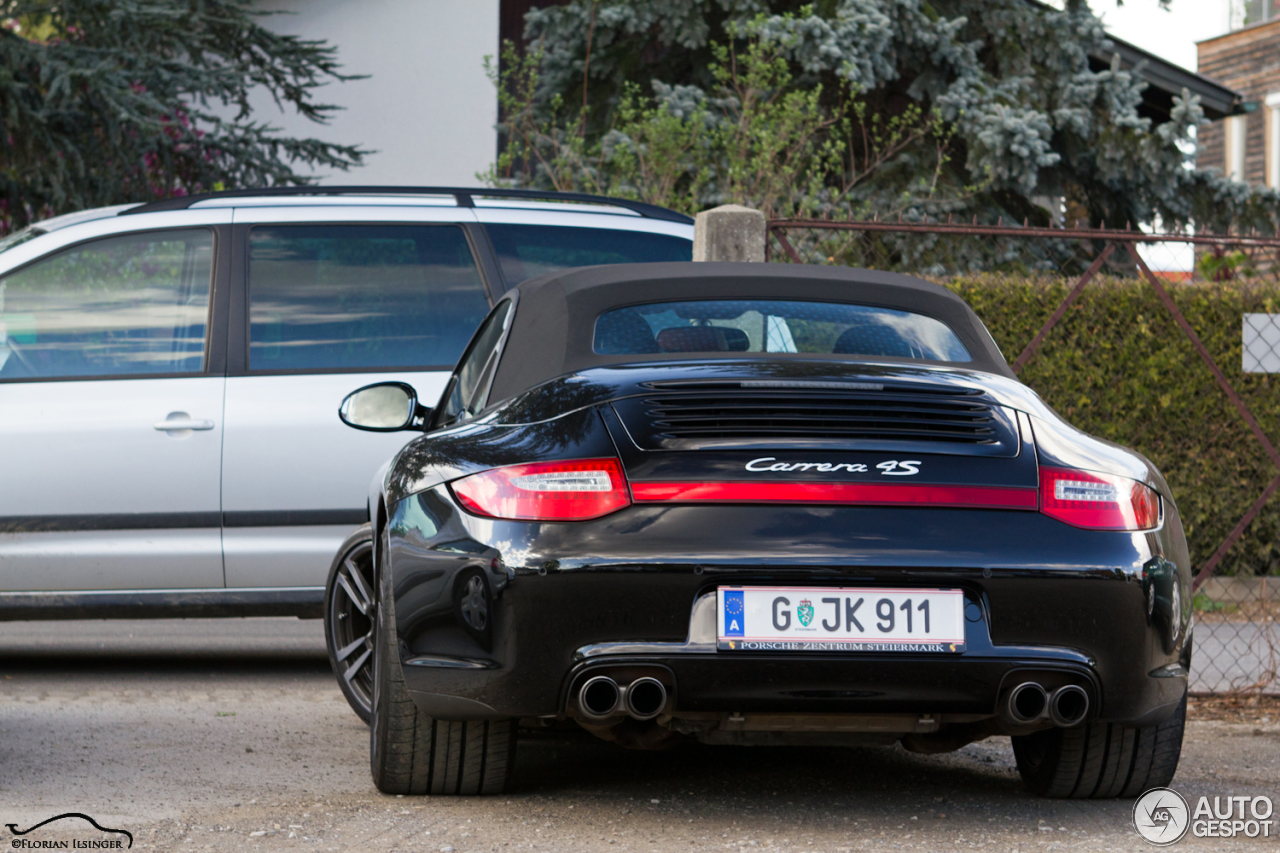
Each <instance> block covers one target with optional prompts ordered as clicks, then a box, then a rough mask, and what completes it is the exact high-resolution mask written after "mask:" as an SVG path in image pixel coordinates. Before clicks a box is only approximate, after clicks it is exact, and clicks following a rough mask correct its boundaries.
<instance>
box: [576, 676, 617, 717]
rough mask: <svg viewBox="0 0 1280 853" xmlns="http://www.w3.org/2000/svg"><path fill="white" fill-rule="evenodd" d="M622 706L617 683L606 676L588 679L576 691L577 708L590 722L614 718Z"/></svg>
mask: <svg viewBox="0 0 1280 853" xmlns="http://www.w3.org/2000/svg"><path fill="white" fill-rule="evenodd" d="M621 704H622V690H621V689H620V688H619V687H618V682H616V681H614V680H613V679H612V678H610V677H609V676H607V675H597V676H596V677H595V678H588V679H587V680H586V682H585V683H584V684H583V685H582V688H581V689H580V690H578V707H579V708H580V709H581V710H582V713H583V715H584V716H586V717H587V718H588V719H591V720H604V719H607V718H609V717H612V716H614V714H615V713H617V711H618V706H619V705H621Z"/></svg>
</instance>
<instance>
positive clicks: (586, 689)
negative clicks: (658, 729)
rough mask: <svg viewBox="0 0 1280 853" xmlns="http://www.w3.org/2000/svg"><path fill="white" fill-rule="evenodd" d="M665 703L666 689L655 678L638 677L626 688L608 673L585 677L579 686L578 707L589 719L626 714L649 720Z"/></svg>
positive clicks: (602, 718)
mask: <svg viewBox="0 0 1280 853" xmlns="http://www.w3.org/2000/svg"><path fill="white" fill-rule="evenodd" d="M666 704H667V688H666V687H664V686H663V684H662V682H661V681H659V680H658V679H656V678H650V677H648V676H646V677H644V678H637V679H636V680H635V681H633V682H631V683H630V684H628V685H627V686H625V687H622V686H619V684H618V682H616V681H614V680H613V679H612V678H610V677H609V676H607V675H597V676H595V677H594V678H588V679H587V680H586V681H585V682H583V684H582V687H580V688H579V689H578V708H579V710H580V711H581V712H582V715H583V716H584V717H586V718H587V719H588V720H590V721H592V722H600V721H603V720H608V719H611V718H615V717H617V716H619V715H620V714H627V715H629V716H631V717H633V718H634V719H637V720H652V719H653V718H654V717H656V716H658V715H659V714H661V713H662V709H663V708H665V707H666Z"/></svg>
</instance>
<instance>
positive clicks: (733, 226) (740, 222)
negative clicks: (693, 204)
mask: <svg viewBox="0 0 1280 853" xmlns="http://www.w3.org/2000/svg"><path fill="white" fill-rule="evenodd" d="M764 230H765V228H764V214H763V213H761V212H760V211H758V210H753V209H752V208H750V207H743V206H742V205H740V204H723V205H721V206H720V207H716V208H712V209H711V210H704V211H703V212H702V213H699V214H698V215H697V216H696V217H695V218H694V224H693V259H694V260H695V261H751V262H754V263H764V240H765V234H764Z"/></svg>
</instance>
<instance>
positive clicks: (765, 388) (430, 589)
mask: <svg viewBox="0 0 1280 853" xmlns="http://www.w3.org/2000/svg"><path fill="white" fill-rule="evenodd" d="M664 266H665V265H664ZM708 266H715V265H708ZM617 269H618V271H617V272H615V273H614V275H617V276H620V277H622V278H625V276H626V275H627V274H628V271H627V268H625V267H622V268H617ZM856 272H857V271H854V273H856ZM844 273H845V274H846V275H850V274H852V273H850V271H844ZM974 322H976V318H975V320H974ZM518 324H519V318H518V317H517V328H518ZM979 325H980V324H979ZM563 326H565V324H564V323H561V324H560V325H559V326H558V327H557V328H561V327H563ZM511 352H512V351H511V350H510V349H509V350H508V354H507V355H506V356H505V357H511ZM527 373H528V371H526V374H527ZM797 394H800V395H803V397H804V398H805V399H806V400H807V401H808V402H809V403H814V405H817V406H818V409H815V410H813V411H811V412H810V413H809V414H806V415H804V416H803V417H801V418H799V420H798V422H791V421H780V420H778V418H777V417H776V415H777V413H778V411H781V410H780V409H777V408H776V407H775V408H773V409H770V408H769V406H770V405H771V401H772V402H773V403H777V402H778V401H782V403H781V404H780V405H782V407H783V408H784V409H785V408H786V405H789V404H788V403H787V401H789V400H791V401H794V400H795V399H796V397H797ZM717 400H718V401H720V402H724V401H726V400H727V401H729V403H731V404H733V405H738V403H741V402H743V401H746V403H744V404H750V405H757V404H758V405H759V406H763V407H764V409H762V410H761V412H763V414H761V415H760V418H759V420H758V423H757V422H754V421H753V422H749V423H748V422H743V421H735V422H734V423H735V426H734V430H733V431H731V432H725V431H724V430H718V431H717V429H715V428H713V427H708V426H706V424H705V423H702V422H700V421H699V420H698V417H699V409H698V407H699V406H704V407H705V406H706V405H709V404H710V403H714V402H715V401H717ZM815 401H816V403H815ZM824 401H826V402H824ZM842 401H843V402H842ZM895 406H896V407H898V408H897V409H895V410H894V411H898V412H899V413H901V411H903V410H904V409H903V407H905V408H906V410H910V411H912V412H914V411H916V410H917V409H919V410H920V411H923V412H925V413H926V414H927V415H928V417H930V418H936V419H938V420H937V421H936V422H940V423H943V424H944V426H943V427H939V428H935V427H932V426H931V427H928V429H933V430H935V433H934V434H932V435H931V434H928V433H927V432H926V434H923V435H914V434H904V433H903V432H902V430H901V429H898V427H897V426H895V424H900V423H901V419H899V420H896V421H886V423H888V424H889V425H888V426H887V427H884V428H883V429H881V428H880V427H878V426H876V423H874V422H872V421H874V418H871V420H870V421H867V420H866V419H864V420H861V421H858V422H857V424H856V425H855V426H854V427H848V428H846V427H845V426H842V424H848V423H852V421H850V420H849V419H850V418H853V417H854V416H855V415H857V417H861V415H858V411H862V412H866V411H871V412H874V411H879V410H880V409H877V407H881V408H884V407H889V408H892V407H895ZM682 407H683V408H682ZM913 407H914V408H913ZM939 407H941V408H939ZM855 410H857V411H855ZM884 410H885V411H888V410H889V409H887V408H886V409H884ZM673 412H674V413H675V414H674V415H673V414H672V413H673ZM850 412H854V414H853V415H851V414H850ZM895 417H897V416H896V415H895ZM904 417H907V418H908V420H909V419H910V415H908V416H904ZM681 418H684V419H683V420H681ZM748 420H750V419H749V418H748ZM744 423H745V426H744V425H743V424H744ZM753 423H754V424H755V425H754V426H753V425H752V424H753ZM779 423H788V424H791V426H790V427H788V428H787V429H785V430H782V431H775V432H774V433H770V432H769V430H770V429H776V427H777V424H779ZM672 424H676V425H677V428H673V427H672ZM868 424H870V425H868ZM937 429H941V430H942V433H940V434H939V433H937ZM877 430H879V431H877ZM895 430H897V431H895ZM910 432H911V430H907V433H910ZM605 457H609V458H617V459H619V460H621V463H622V467H623V469H624V471H625V475H626V478H627V480H628V482H629V483H630V484H631V485H632V487H633V488H634V487H635V486H637V485H642V484H645V483H648V482H652V481H684V482H691V483H697V482H702V481H707V480H714V481H731V482H751V483H769V482H784V483H819V482H855V481H858V480H859V478H863V479H865V477H866V473H865V472H871V474H873V475H874V473H875V472H876V468H877V466H879V465H881V464H882V463H886V461H894V460H901V459H908V458H909V460H910V461H911V464H912V465H913V466H914V467H915V469H916V475H915V476H914V478H913V482H915V483H920V484H924V485H928V484H935V483H936V484H945V485H948V486H956V485H961V486H966V487H969V486H972V487H982V488H988V487H989V488H995V489H1005V490H1011V491H1024V492H1028V493H1030V492H1031V491H1032V490H1035V489H1037V487H1038V484H1039V479H1038V471H1039V469H1040V468H1041V467H1043V466H1058V467H1066V468H1074V469H1082V470H1084V471H1092V472H1097V473H1100V474H1110V475H1118V476H1123V477H1127V478H1130V479H1132V480H1136V481H1138V482H1140V483H1144V484H1146V485H1147V486H1149V487H1150V488H1151V489H1154V490H1155V492H1156V493H1158V494H1159V496H1160V505H1161V516H1160V521H1159V524H1158V525H1157V526H1155V527H1154V529H1150V530H1140V531H1123V530H1089V529H1081V528H1079V527H1075V526H1072V525H1070V524H1067V523H1064V522H1062V521H1058V520H1056V519H1055V518H1052V517H1049V516H1047V515H1045V514H1043V513H1042V512H1039V511H1037V510H1036V508H1035V504H1034V503H1033V504H1032V505H1031V506H1030V507H1026V508H1020V509H1013V508H1010V509H979V508H958V507H945V508H942V507H920V506H869V505H820V504H786V505H768V504H763V503H730V504H726V503H714V502H710V503H701V504H698V503H693V504H689V503H679V502H675V503H643V502H635V503H632V504H631V505H630V506H627V507H626V508H624V509H621V510H619V511H617V512H613V513H611V514H608V515H605V516H603V517H600V518H595V519H592V520H588V521H575V522H567V523H566V522H530V521H512V520H501V519H496V518H487V517H483V516H480V515H477V514H475V513H473V512H471V511H468V510H467V509H466V508H464V506H463V505H462V503H461V502H460V501H459V498H458V497H457V495H456V494H455V492H454V491H453V488H452V486H451V485H450V484H452V483H454V482H455V481H456V480H458V479H459V478H461V477H465V476H467V475H470V474H473V473H476V472H480V471H485V470H488V469H491V468H495V467H499V466H503V465H511V464H516V463H525V462H534V461H536V462H545V461H554V460H579V459H596V458H605ZM761 460H764V461H761ZM840 465H843V468H841V467H836V466H840ZM773 466H782V468H780V469H773ZM820 466H825V468H822V467H820ZM858 466H862V469H863V471H864V473H859V470H858ZM833 468H834V470H832V469H833ZM372 499H373V500H374V501H375V505H377V506H379V510H378V518H379V521H378V529H379V539H378V546H377V547H378V551H379V554H378V565H379V566H380V567H381V569H380V570H381V571H386V572H390V574H391V578H390V588H391V589H392V590H393V597H394V600H393V601H392V602H389V603H388V604H389V605H390V608H391V611H392V612H393V613H394V619H395V627H396V631H397V634H398V637H399V648H400V657H401V664H402V668H403V672H404V677H405V682H406V685H407V686H408V688H409V689H410V691H411V694H412V695H413V697H414V699H415V701H416V702H417V703H418V705H419V707H420V708H422V709H423V710H425V711H427V712H429V713H431V714H433V715H435V716H438V717H441V718H446V719H499V718H509V717H521V718H533V717H541V718H563V717H565V716H575V699H574V696H575V691H576V690H577V689H578V687H579V686H580V685H581V684H583V683H584V681H585V679H586V678H588V677H590V676H591V675H593V674H596V673H614V672H617V673H622V674H623V676H626V677H631V676H633V675H635V674H636V673H644V674H649V675H652V676H653V677H655V678H656V679H658V680H659V681H662V682H663V684H664V685H665V686H666V687H667V689H668V693H669V696H670V698H669V702H668V704H667V706H666V710H665V711H664V716H663V717H661V718H659V721H660V722H661V723H662V724H663V725H666V726H669V727H672V728H673V729H675V730H679V731H684V732H686V733H701V734H702V735H706V736H708V737H710V735H708V728H707V727H708V725H711V724H708V723H706V722H705V719H709V718H711V717H717V718H718V719H719V720H720V723H719V726H720V728H721V729H725V730H728V729H731V728H732V721H733V720H735V719H739V718H740V716H741V714H744V713H746V714H751V713H757V714H802V715H818V716H819V717H822V718H823V719H826V717H823V716H822V715H842V714H845V715H847V714H853V715H876V714H884V715H895V714H896V715H908V714H909V715H917V716H920V715H923V716H920V720H921V723H920V725H924V726H925V728H923V729H916V731H924V732H933V733H938V732H945V731H946V729H947V727H948V725H951V726H964V725H976V724H977V723H976V722H975V721H982V720H994V719H995V718H996V715H997V714H998V713H999V707H998V706H999V703H1000V701H1001V697H1002V696H1004V695H1005V694H1006V692H1007V691H1008V689H1009V688H1010V686H1011V685H1013V684H1015V683H1018V682H1020V681H1025V680H1027V679H1035V680H1038V681H1039V682H1041V683H1043V684H1045V685H1046V686H1047V687H1050V688H1052V687H1054V686H1055V685H1062V684H1078V685H1080V686H1081V687H1083V688H1084V689H1085V690H1086V691H1087V693H1088V694H1089V697H1090V701H1091V710H1090V717H1091V718H1093V719H1100V720H1105V721H1110V722H1121V723H1126V724H1130V725H1151V724H1154V723H1158V722H1160V721H1161V720H1162V719H1164V718H1165V717H1167V716H1168V715H1169V714H1171V713H1173V712H1174V709H1175V708H1176V707H1177V705H1178V703H1179V702H1180V701H1181V699H1182V696H1183V694H1184V693H1185V690H1186V667H1187V665H1188V663H1189V655H1190V635H1191V628H1192V625H1191V610H1190V596H1189V594H1188V592H1189V588H1190V587H1189V585H1190V580H1191V576H1190V560H1189V555H1188V550H1187V544H1186V541H1185V539H1184V537H1183V534H1182V526H1181V522H1180V519H1179V516H1178V511H1177V507H1176V504H1175V503H1174V500H1173V496H1172V495H1171V494H1170V491H1169V488H1168V485H1167V484H1166V483H1165V481H1164V480H1163V478H1162V477H1161V476H1160V474H1159V472H1158V471H1157V470H1156V469H1155V467H1154V466H1153V465H1152V464H1151V463H1150V462H1149V461H1147V460H1146V459H1145V458H1143V457H1142V456H1141V455H1140V454H1137V453H1135V452H1133V451H1131V450H1127V449H1125V448H1122V447H1120V446H1118V445H1114V444H1111V443H1109V442H1105V441H1102V440H1100V439H1096V438H1093V437H1090V436H1087V435H1085V434H1083V433H1081V432H1080V431H1078V430H1076V429H1074V428H1073V427H1071V426H1069V425H1068V424H1066V423H1065V422H1064V421H1062V420H1061V418H1059V417H1058V416H1057V415H1056V414H1055V413H1054V412H1053V411H1052V410H1051V409H1049V408H1048V407H1047V406H1046V405H1045V404H1044V403H1043V402H1042V401H1041V400H1040V399H1039V397H1038V396H1037V395H1036V394H1035V393H1034V392H1032V391H1031V390H1030V389H1028V388H1026V387H1025V386H1023V385H1021V384H1020V383H1019V382H1017V380H1016V379H1014V378H1012V376H1011V374H1009V373H1008V372H1007V368H1006V369H1005V370H999V371H987V370H979V369H973V368H965V367H962V366H957V365H954V364H947V365H939V366H926V365H920V364H911V363H902V362H897V361H893V360H888V361H886V360H883V359H860V360H855V359H845V360H837V359H831V358H815V359H806V358H800V357H796V356H795V355H789V356H788V357H787V358H764V357H757V358H747V357H743V358H717V359H714V360H708V359H698V358H691V357H686V358H683V359H674V358H664V359H635V360H633V361H632V362H631V363H626V364H620V363H605V364H600V365H595V366H585V367H581V368H580V369H575V370H572V371H569V372H567V373H564V374H561V375H556V376H553V377H551V378H549V379H545V380H544V381H541V382H536V383H534V384H533V385H532V386H531V387H528V388H525V389H523V390H517V391H515V392H514V393H512V394H510V395H509V396H507V397H506V398H505V399H502V400H497V401H496V402H493V403H492V404H490V405H489V406H488V407H487V408H485V409H484V410H482V411H480V412H479V413H478V414H477V415H476V416H475V417H472V418H470V419H466V420H464V421H463V422H460V423H458V424H456V425H453V426H449V427H446V428H443V429H436V430H434V431H432V432H429V433H428V434H427V435H425V436H423V437H422V438H420V439H417V440H416V441H414V442H412V443H410V444H409V445H408V446H406V447H405V449H404V450H403V451H402V452H401V453H400V454H399V456H398V457H397V458H396V459H395V460H394V462H393V464H392V465H391V466H390V468H389V469H388V471H387V473H386V476H385V477H384V478H383V480H382V482H381V483H380V485H379V487H378V488H377V489H376V490H375V494H374V495H373V496H372ZM477 576H478V577H480V578H482V579H483V583H484V585H485V589H486V591H487V594H488V597H489V600H490V603H491V606H490V611H489V612H490V615H491V618H490V619H489V620H488V622H487V624H486V625H484V626H483V628H477V627H476V626H474V625H471V624H469V623H468V622H467V620H466V619H464V618H463V616H462V615H461V611H460V609H459V606H458V603H459V600H460V597H461V595H462V590H463V589H464V587H465V586H466V585H467V584H468V583H469V582H470V580H471V579H472V578H473V577H477ZM722 585H733V586H775V585H777V586H797V587H823V588H826V587H830V588H864V587H870V588H877V589H904V590H909V589H916V588H934V589H937V588H947V589H959V590H962V591H963V595H964V600H965V602H966V604H965V609H964V615H965V621H966V628H965V643H964V646H963V648H962V650H957V651H955V652H950V653H948V652H943V653H938V652H936V651H928V652H914V651H892V652H866V651H860V652H856V653H846V652H830V651H822V652H796V651H788V652H772V651H725V650H724V649H722V648H717V645H716V640H715V637H714V636H710V637H709V636H708V634H707V631H708V625H709V624H711V623H709V622H707V620H708V619H712V620H713V619H714V617H713V616H707V615H706V614H707V607H708V604H707V602H708V601H709V600H711V601H714V599H708V598H707V596H714V593H715V592H716V589H717V587H719V586H722ZM711 606H712V607H713V606H714V604H712V605H711ZM711 630H712V632H713V633H714V625H712V627H711ZM628 673H630V675H627V674H628ZM733 715H737V716H733ZM698 720H703V721H704V722H698ZM690 721H692V722H690ZM681 726H684V728H681ZM699 726H701V728H699ZM714 727H715V726H714V725H712V728H714ZM1005 729H1008V726H1007V725H1006V726H1005ZM1012 731H1015V732H1016V731H1017V729H1016V728H1014V729H1012ZM1005 733H1008V731H1005ZM937 736H941V735H937ZM970 739H972V738H970ZM712 740H714V738H713V737H712ZM766 741H767V739H766V740H764V741H759V742H766ZM745 742H756V741H750V740H748V741H745ZM960 742H963V741H960Z"/></svg>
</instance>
